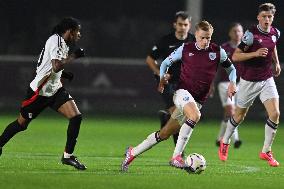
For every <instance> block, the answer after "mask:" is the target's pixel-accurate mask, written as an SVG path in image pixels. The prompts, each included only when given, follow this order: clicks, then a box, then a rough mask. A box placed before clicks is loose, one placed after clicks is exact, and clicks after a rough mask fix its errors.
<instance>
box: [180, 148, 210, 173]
mask: <svg viewBox="0 0 284 189" xmlns="http://www.w3.org/2000/svg"><path fill="white" fill-rule="evenodd" d="M184 169H185V170H186V171H187V172H188V173H195V174H200V173H202V172H203V171H204V170H205V169H206V160H205V158H204V157H203V156H202V155H200V154H198V153H192V154H190V155H189V156H187V158H186V159H185V168H184Z"/></svg>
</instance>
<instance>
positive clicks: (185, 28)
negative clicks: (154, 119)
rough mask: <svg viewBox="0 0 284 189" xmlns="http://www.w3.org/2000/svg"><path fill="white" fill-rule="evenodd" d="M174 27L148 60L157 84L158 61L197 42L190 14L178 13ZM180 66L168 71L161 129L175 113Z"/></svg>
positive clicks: (160, 41) (160, 116) (176, 136)
mask: <svg viewBox="0 0 284 189" xmlns="http://www.w3.org/2000/svg"><path fill="white" fill-rule="evenodd" d="M173 27H174V29H175V31H174V32H171V33H170V34H168V35H165V36H163V37H162V38H160V39H159V40H158V42H157V43H156V44H155V45H154V46H153V48H152V50H151V52H150V54H149V55H148V56H147V58H146V63H147V65H148V66H149V67H150V69H151V70H152V71H153V73H154V76H155V78H156V80H157V83H159V80H160V69H159V64H158V62H157V60H158V59H162V60H164V59H166V58H167V57H168V56H169V55H170V53H172V52H173V51H174V50H175V49H177V48H178V47H180V46H181V45H182V44H183V43H186V42H192V41H194V40H195V38H194V35H192V34H191V33H189V30H190V28H191V17H190V16H189V15H188V13H186V12H184V11H179V12H177V13H176V15H175V18H174V22H173ZM180 66H181V61H179V62H178V63H177V64H175V65H173V66H171V67H170V68H169V71H168V73H169V74H170V76H171V79H170V80H169V84H168V85H167V86H166V87H165V89H164V92H163V93H162V94H161V95H162V98H163V101H164V103H165V106H166V110H160V111H159V112H158V113H159V118H160V126H161V128H162V127H164V126H165V124H166V123H167V121H168V120H169V119H170V116H171V114H172V112H173V111H174V107H175V106H174V103H173V94H174V91H175V90H176V87H177V84H178V80H179V75H180ZM177 138H178V133H175V134H174V135H173V139H174V144H176V142H177Z"/></svg>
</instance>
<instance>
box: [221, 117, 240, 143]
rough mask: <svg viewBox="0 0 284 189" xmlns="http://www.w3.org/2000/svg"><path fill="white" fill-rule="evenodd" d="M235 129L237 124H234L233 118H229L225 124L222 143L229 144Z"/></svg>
mask: <svg viewBox="0 0 284 189" xmlns="http://www.w3.org/2000/svg"><path fill="white" fill-rule="evenodd" d="M236 127H238V124H237V123H236V122H235V120H234V119H233V117H231V118H230V119H229V121H228V122H227V128H226V132H225V134H224V137H223V143H224V144H230V138H231V136H232V135H233V133H234V131H235V129H236Z"/></svg>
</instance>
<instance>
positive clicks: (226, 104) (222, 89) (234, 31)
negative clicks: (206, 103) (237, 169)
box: [216, 23, 243, 148]
mask: <svg viewBox="0 0 284 189" xmlns="http://www.w3.org/2000/svg"><path fill="white" fill-rule="evenodd" d="M242 36H243V27H242V25H241V24H240V23H232V24H231V26H230V28H229V37H230V40H229V41H228V42H225V43H223V44H222V45H221V47H222V48H223V49H224V50H225V51H226V53H227V55H228V56H229V58H230V59H232V55H233V53H234V51H235V49H236V48H237V47H238V45H239V44H240V43H241V39H242ZM234 66H235V68H236V70H237V82H238V81H239V80H240V73H241V64H240V63H234ZM217 77H218V92H219V97H220V100H221V103H222V106H223V108H224V117H223V120H222V122H221V125H220V131H219V134H218V137H217V140H216V145H217V146H220V140H221V139H222V138H223V136H224V134H225V131H226V127H227V121H228V119H229V118H230V117H231V116H232V115H233V114H234V111H235V97H236V96H235V97H233V98H232V100H231V99H230V98H229V97H228V96H227V88H228V85H229V83H230V82H229V80H228V76H227V73H226V72H225V70H224V69H219V70H218V76H217ZM232 139H233V142H234V147H235V148H239V147H240V146H241V144H242V141H241V140H240V139H239V132H238V130H237V129H236V130H235V132H234V134H233V136H232Z"/></svg>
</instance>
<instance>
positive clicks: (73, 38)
mask: <svg viewBox="0 0 284 189" xmlns="http://www.w3.org/2000/svg"><path fill="white" fill-rule="evenodd" d="M80 29H81V28H80V27H79V28H78V29H76V30H71V31H70V35H69V38H70V42H71V43H75V42H77V41H78V40H79V39H80V38H81V32H80Z"/></svg>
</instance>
